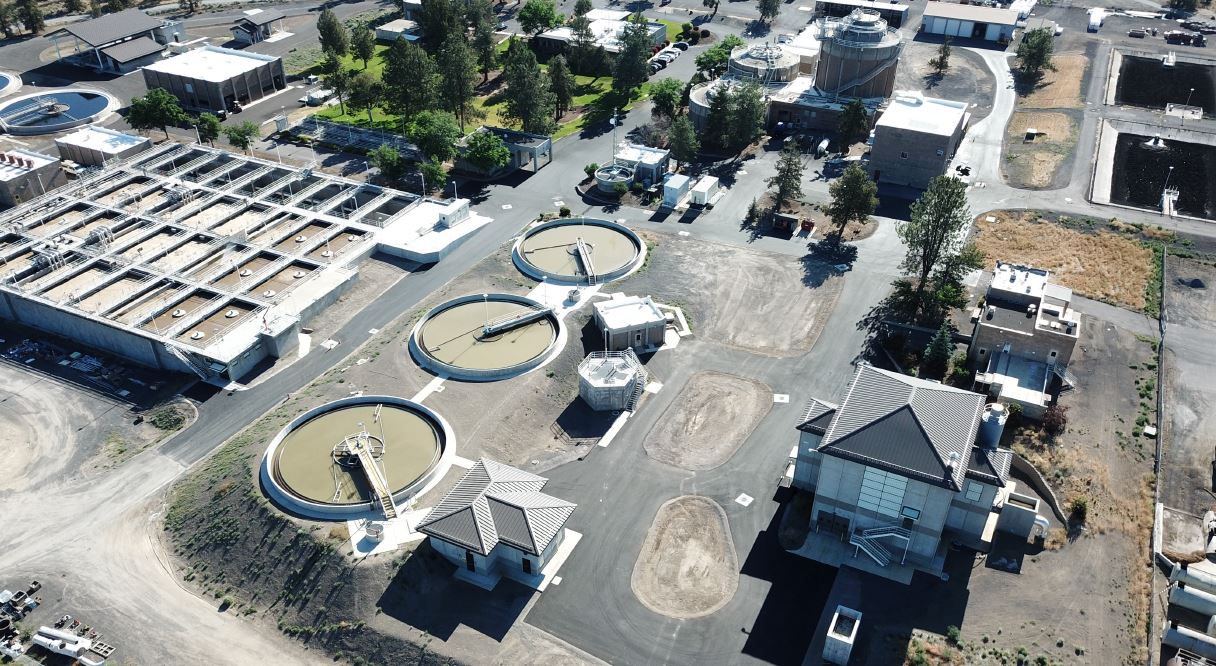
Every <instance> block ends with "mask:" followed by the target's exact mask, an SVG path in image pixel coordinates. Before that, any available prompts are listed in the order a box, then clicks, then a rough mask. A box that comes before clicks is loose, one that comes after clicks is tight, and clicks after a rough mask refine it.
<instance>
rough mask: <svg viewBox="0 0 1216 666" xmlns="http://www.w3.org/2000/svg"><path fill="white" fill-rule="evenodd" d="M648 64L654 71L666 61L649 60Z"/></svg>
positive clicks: (664, 64) (665, 64)
mask: <svg viewBox="0 0 1216 666" xmlns="http://www.w3.org/2000/svg"><path fill="white" fill-rule="evenodd" d="M650 66H651V67H654V68H655V71H658V70H660V69H663V68H664V67H666V66H667V61H666V60H651V61H650Z"/></svg>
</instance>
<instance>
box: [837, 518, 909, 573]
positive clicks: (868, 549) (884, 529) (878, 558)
mask: <svg viewBox="0 0 1216 666" xmlns="http://www.w3.org/2000/svg"><path fill="white" fill-rule="evenodd" d="M885 538H895V539H903V541H904V543H905V544H907V543H908V542H909V541H910V540H911V539H912V533H911V532H910V531H908V530H907V529H906V528H903V527H900V526H898V525H880V526H878V527H872V528H870V529H868V530H861V529H856V530H853V532H852V533H851V534H850V535H849V545H850V546H856V547H857V549H858V550H861V551H862V552H864V553H865V554H866V555H869V556H870V559H872V560H874V561H875V562H877V563H878V566H880V567H885V566H887V565H888V564H890V563H891V560H892V559H893V557H894V556H893V555H892V554H891V551H890V550H887V547H886V546H884V545H882V543H880V542H879V541H878V540H879V539H885ZM904 554H905V555H907V549H906V548H905V551H904ZM854 556H856V553H854ZM899 563H900V564H903V563H904V562H903V558H900V562H899Z"/></svg>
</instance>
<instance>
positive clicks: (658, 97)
mask: <svg viewBox="0 0 1216 666" xmlns="http://www.w3.org/2000/svg"><path fill="white" fill-rule="evenodd" d="M683 97H684V84H683V83H681V82H680V81H679V80H678V79H672V78H666V79H663V80H661V81H656V82H654V83H652V84H650V102H651V104H652V105H653V106H652V110H653V111H654V114H655V115H658V116H667V117H668V118H675V117H676V114H678V113H679V112H680V103H681V100H682V99H683Z"/></svg>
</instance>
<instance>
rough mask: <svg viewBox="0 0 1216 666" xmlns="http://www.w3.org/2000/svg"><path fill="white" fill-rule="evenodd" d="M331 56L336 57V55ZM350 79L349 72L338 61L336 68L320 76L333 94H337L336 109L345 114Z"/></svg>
mask: <svg viewBox="0 0 1216 666" xmlns="http://www.w3.org/2000/svg"><path fill="white" fill-rule="evenodd" d="M331 56H332V54H331ZM333 57H335V58H336V56H333ZM350 80H351V76H350V72H349V71H347V70H346V68H344V67H342V63H341V62H339V63H338V67H337V68H335V69H330V70H329V73H328V74H325V75H323V76H322V77H321V81H322V82H323V83H324V84H325V86H326V87H327V88H329V89H330V90H332V91H334V95H337V97H338V109H339V110H340V111H342V115H346V98H347V96H348V93H349V92H350Z"/></svg>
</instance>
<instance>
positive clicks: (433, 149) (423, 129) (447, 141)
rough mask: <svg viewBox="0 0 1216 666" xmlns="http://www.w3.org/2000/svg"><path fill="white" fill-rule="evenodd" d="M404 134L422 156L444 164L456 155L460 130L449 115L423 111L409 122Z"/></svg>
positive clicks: (440, 112) (441, 112)
mask: <svg viewBox="0 0 1216 666" xmlns="http://www.w3.org/2000/svg"><path fill="white" fill-rule="evenodd" d="M406 134H407V135H408V136H409V138H410V141H412V142H414V145H416V146H418V149H419V150H421V151H422V154H423V155H426V156H427V157H428V158H431V159H435V160H438V161H440V162H446V161H448V160H450V159H452V157H453V156H455V155H456V141H457V140H458V139H460V128H459V127H457V126H456V120H455V118H453V117H452V114H450V113H447V112H444V111H423V112H421V113H419V114H418V115H416V116H414V118H413V120H411V121H410V124H409V127H408V128H407V129H406Z"/></svg>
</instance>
